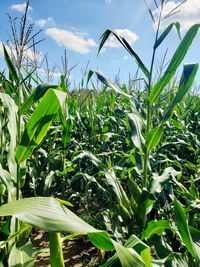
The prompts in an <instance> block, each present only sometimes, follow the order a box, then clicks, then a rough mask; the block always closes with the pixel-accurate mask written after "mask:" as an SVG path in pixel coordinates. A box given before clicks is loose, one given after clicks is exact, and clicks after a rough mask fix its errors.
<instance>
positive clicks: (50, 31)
mask: <svg viewBox="0 0 200 267" xmlns="http://www.w3.org/2000/svg"><path fill="white" fill-rule="evenodd" d="M180 1H181V0H179V1H176V0H169V1H168V4H167V6H166V9H165V11H164V13H168V12H169V11H170V10H171V9H172V8H174V6H175V4H178V3H179V2H180ZM158 2H159V1H158ZM147 3H148V4H149V6H150V7H151V9H152V12H153V13H154V15H155V16H156V9H155V5H153V1H152V0H147ZM24 5H25V3H24V1H20V0H16V1H13V0H12V1H11V0H1V1H0V25H1V27H0V36H1V37H0V41H1V42H5V41H6V40H7V39H8V35H7V32H8V31H10V28H9V23H8V17H7V16H6V13H9V14H10V15H11V16H12V17H20V16H21V15H22V14H23V10H24ZM181 10H182V11H181V12H179V13H177V14H176V15H175V16H173V17H172V18H171V19H169V20H168V21H167V20H166V21H164V23H163V26H162V28H163V29H164V27H166V25H167V24H169V23H170V22H172V20H173V21H180V22H181V24H182V34H183V35H184V33H185V32H186V30H187V29H188V28H189V27H190V26H191V25H192V24H194V23H198V22H199V23H200V0H188V1H187V2H186V3H185V4H184V5H183V6H182V8H181ZM28 20H29V22H30V23H34V24H35V26H34V29H35V32H36V31H38V30H39V29H42V30H43V31H42V33H41V34H40V37H39V38H41V39H42V38H46V39H45V41H44V42H42V43H41V44H39V45H38V47H37V49H38V50H39V51H40V53H41V58H42V57H43V56H44V55H45V54H46V53H48V58H49V62H50V65H53V64H56V65H60V64H61V59H60V58H61V56H62V55H63V51H64V49H66V51H67V57H68V62H69V66H73V65H75V64H78V65H77V66H76V68H75V69H74V70H73V71H72V73H71V79H72V80H75V81H76V83H78V82H79V81H80V80H81V78H82V73H83V71H84V69H85V67H86V65H87V62H88V61H90V65H89V67H90V68H91V69H96V68H98V69H99V70H101V71H102V72H103V73H104V74H105V76H107V77H109V78H110V79H112V80H113V79H114V77H115V75H116V74H117V73H118V71H119V69H120V77H121V81H122V82H126V81H127V79H128V75H129V73H131V74H132V75H134V74H135V71H136V64H135V62H134V60H133V59H132V58H131V57H130V56H129V55H128V54H127V52H126V51H125V50H124V49H123V48H121V46H120V45H119V43H118V42H117V41H116V40H115V39H114V38H111V39H110V40H109V42H108V43H107V45H106V46H105V49H104V50H103V51H102V53H101V54H100V55H98V56H97V51H98V44H99V38H100V36H101V34H102V33H103V32H104V31H105V30H106V29H108V28H109V29H114V30H116V31H117V32H118V33H120V34H121V35H122V36H124V37H125V38H127V40H128V41H129V43H130V44H131V45H132V47H133V48H134V50H135V51H136V52H137V53H138V55H139V56H140V57H141V59H142V60H143V61H144V63H145V64H146V65H147V67H149V65H150V59H151V53H152V46H153V41H154V36H155V31H154V27H153V24H152V20H151V18H150V16H149V14H148V11H147V9H146V7H145V4H144V1H143V0H56V1H55V0H32V1H31V2H30V9H29V13H28ZM199 36H200V34H199ZM199 36H198V37H197V38H196V41H195V42H194V44H193V46H192V48H191V49H190V51H189V53H188V56H187V57H186V59H185V62H186V63H188V62H200V52H199V51H200V49H199V46H200V37H199ZM178 43H179V39H178V37H177V34H176V33H175V31H174V32H172V33H171V34H170V35H169V37H168V38H167V40H166V41H165V43H164V44H163V45H162V47H161V48H159V51H158V55H157V62H158V63H159V61H161V58H162V54H163V53H164V52H165V49H168V58H169V57H170V55H171V54H172V53H173V51H174V49H175V48H176V47H177V45H178ZM158 65H159V64H158ZM0 66H2V67H1V68H3V66H4V64H3V59H2V58H1V60H0ZM43 68H45V67H43V66H42V67H41V73H42V71H43ZM59 72H60V69H59V68H58V67H56V73H57V76H58V75H59ZM55 79H56V75H55V77H54V80H55Z"/></svg>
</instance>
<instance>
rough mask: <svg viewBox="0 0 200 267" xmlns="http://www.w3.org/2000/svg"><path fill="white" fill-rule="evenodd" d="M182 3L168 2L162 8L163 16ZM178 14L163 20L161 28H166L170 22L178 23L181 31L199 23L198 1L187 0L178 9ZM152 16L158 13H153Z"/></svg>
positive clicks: (199, 4) (199, 9)
mask: <svg viewBox="0 0 200 267" xmlns="http://www.w3.org/2000/svg"><path fill="white" fill-rule="evenodd" d="M181 2H182V1H179V2H177V1H175V0H170V1H169V2H167V4H166V5H165V7H164V10H163V16H166V15H167V14H169V12H170V11H171V10H173V9H174V8H175V7H176V6H177V5H179V4H181ZM178 10H179V12H178V13H176V14H175V15H173V16H171V17H169V18H168V19H166V20H164V21H163V23H162V26H163V27H166V26H167V25H169V23H171V22H176V21H178V22H180V23H181V29H182V30H187V29H188V28H189V27H191V26H192V25H193V24H195V23H200V15H199V14H200V1H199V0H188V1H186V2H185V3H184V4H183V5H181V6H180V8H178ZM154 15H158V11H157V10H155V11H154Z"/></svg>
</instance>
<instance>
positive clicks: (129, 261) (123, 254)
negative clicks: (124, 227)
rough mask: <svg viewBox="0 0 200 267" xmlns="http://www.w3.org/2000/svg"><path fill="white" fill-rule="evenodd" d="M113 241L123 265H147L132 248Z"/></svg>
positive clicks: (124, 266) (142, 266) (131, 266)
mask: <svg viewBox="0 0 200 267" xmlns="http://www.w3.org/2000/svg"><path fill="white" fill-rule="evenodd" d="M113 243H114V246H115V249H116V251H117V254H118V257H119V259H120V261H121V263H122V266H123V267H133V266H137V267H144V266H147V265H146V264H145V263H144V261H143V260H142V258H141V256H139V255H138V254H137V253H136V252H135V251H134V250H133V249H132V248H125V247H123V246H121V245H120V244H119V243H117V242H115V241H114V242H113Z"/></svg>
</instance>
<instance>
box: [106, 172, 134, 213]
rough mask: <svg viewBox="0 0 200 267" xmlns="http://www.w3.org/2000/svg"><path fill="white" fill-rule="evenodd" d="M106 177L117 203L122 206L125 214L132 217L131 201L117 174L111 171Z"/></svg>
mask: <svg viewBox="0 0 200 267" xmlns="http://www.w3.org/2000/svg"><path fill="white" fill-rule="evenodd" d="M105 177H106V181H107V183H108V184H109V185H110V186H111V188H112V190H113V192H114V193H115V196H116V202H117V203H118V204H119V205H120V207H121V208H122V210H123V212H124V213H126V214H127V216H128V217H130V213H129V208H130V201H129V199H128V197H127V194H126V192H125V191H124V189H123V187H122V186H121V184H120V181H119V179H118V178H117V177H116V175H115V172H114V171H113V170H112V169H110V170H108V171H106V172H105Z"/></svg>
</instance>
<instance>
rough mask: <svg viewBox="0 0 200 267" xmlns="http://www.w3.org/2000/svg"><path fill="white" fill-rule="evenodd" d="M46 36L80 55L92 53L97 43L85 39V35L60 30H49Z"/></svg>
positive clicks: (90, 39)
mask: <svg viewBox="0 0 200 267" xmlns="http://www.w3.org/2000/svg"><path fill="white" fill-rule="evenodd" d="M45 34H46V35H48V36H50V37H51V38H52V39H53V40H55V41H56V42H57V44H58V45H63V46H64V47H66V48H68V49H71V50H73V51H75V52H77V53H80V54H86V53H88V52H90V49H91V48H92V47H96V46H97V45H96V43H95V41H94V40H93V39H92V38H89V39H84V36H83V35H80V34H77V33H74V32H71V31H67V30H64V29H58V28H55V27H54V28H48V29H46V31H45Z"/></svg>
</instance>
